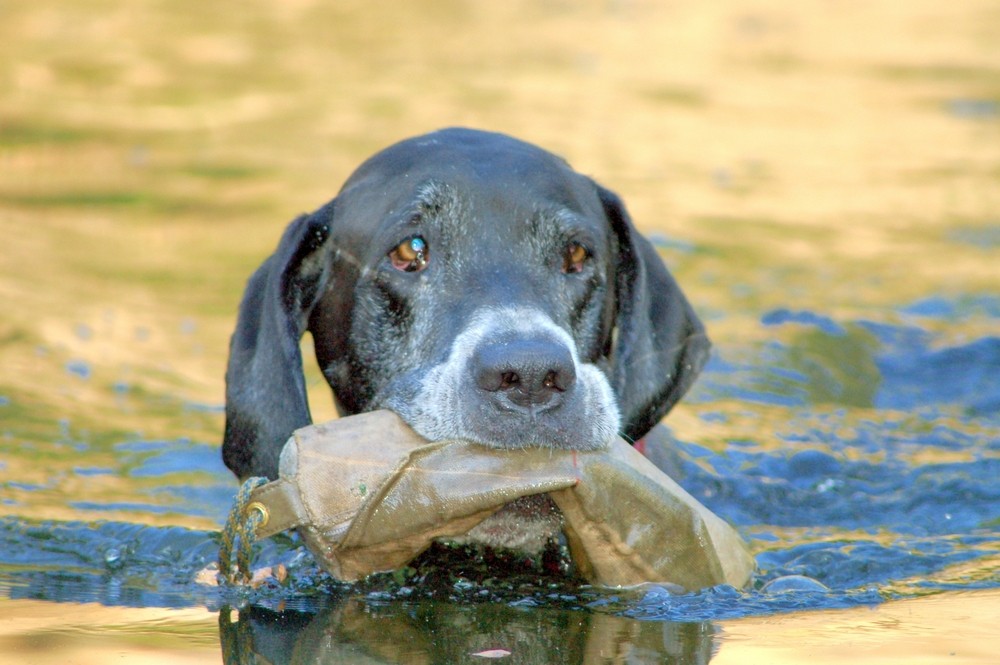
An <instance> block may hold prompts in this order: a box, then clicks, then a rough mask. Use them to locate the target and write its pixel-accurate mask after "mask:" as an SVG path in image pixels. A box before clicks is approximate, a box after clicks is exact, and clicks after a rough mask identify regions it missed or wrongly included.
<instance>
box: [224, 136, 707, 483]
mask: <svg viewBox="0 0 1000 665" xmlns="http://www.w3.org/2000/svg"><path fill="white" fill-rule="evenodd" d="M306 330H308V331H309V332H310V333H312V336H313V340H314V343H315V348H316V358H317V360H318V361H319V365H320V367H321V368H322V370H323V374H324V375H325V377H326V380H327V381H328V382H329V384H330V387H331V388H332V389H333V393H334V396H335V400H336V403H337V407H338V410H339V411H340V413H342V414H354V413H359V412H363V411H370V410H374V409H379V408H388V409H391V410H393V411H395V412H396V413H398V414H399V415H400V416H402V417H403V419H404V420H406V421H407V422H408V423H409V424H410V426H411V427H413V428H414V429H415V430H416V431H417V432H418V433H420V434H421V435H422V436H424V437H426V438H428V439H430V440H440V439H450V438H464V439H469V440H473V441H478V442H481V443H483V444H486V445H490V446H497V447H507V448H515V447H519V446H525V445H529V444H536V443H537V444H543V445H550V446H557V447H569V448H579V449H583V448H590V447H595V446H600V445H602V444H604V443H605V442H606V441H607V440H608V439H609V438H610V437H612V436H614V435H615V434H616V433H622V434H624V435H625V436H626V437H628V438H630V439H632V440H636V439H638V438H640V437H642V436H643V435H644V434H645V433H646V432H647V431H648V430H649V429H650V428H651V427H653V425H655V424H656V423H657V421H659V419H660V418H661V417H662V416H663V415H664V414H666V413H667V411H669V410H670V408H671V407H672V406H673V405H674V403H676V402H677V400H679V399H680V398H681V396H682V395H683V394H684V392H685V391H686V390H687V389H688V387H689V386H690V385H691V383H692V381H693V380H694V378H695V376H696V375H697V374H698V372H699V371H700V369H701V367H702V365H703V364H704V363H705V360H706V359H707V357H708V349H709V342H708V339H707V337H706V336H705V333H704V330H703V328H702V325H701V322H700V321H699V320H698V319H697V318H696V316H695V314H694V312H693V311H692V309H691V307H690V305H689V304H688V302H687V300H686V299H685V298H684V296H683V294H682V293H681V291H680V289H678V287H677V285H676V284H675V283H674V280H673V278H671V276H670V275H669V274H668V272H667V270H666V269H665V268H664V265H663V263H662V261H661V260H660V258H659V256H658V255H657V254H656V251H655V250H654V249H653V247H652V245H650V244H649V242H648V241H646V240H645V239H644V238H643V237H641V236H640V235H639V234H638V233H637V232H636V230H635V228H634V227H633V226H632V223H631V221H630V219H629V217H628V214H627V213H626V211H625V208H624V206H623V205H622V203H621V201H620V200H619V199H618V197H617V196H616V195H615V194H613V193H612V192H610V191H608V190H606V189H604V188H602V187H600V186H599V185H597V184H596V183H594V182H593V181H592V180H590V179H589V178H587V177H585V176H582V175H579V174H578V173H576V172H574V171H573V170H572V169H571V168H570V167H569V166H568V165H567V164H566V163H565V162H564V161H563V160H561V159H559V158H558V157H556V156H554V155H552V154H550V153H548V152H545V151H543V150H541V149H539V148H537V147H534V146H532V145H529V144H526V143H523V142H521V141H517V140H515V139H512V138H510V137H507V136H503V135H500V134H491V133H486V132H479V131H472V130H467V129H448V130H443V131H440V132H436V133H433V134H428V135H426V136H421V137H418V138H414V139H410V140H407V141H403V142H401V143H398V144H396V145H394V146H392V147H390V148H388V149H387V150H385V151H383V152H381V153H379V154H377V155H375V156H374V157H372V158H371V159H369V160H368V161H367V162H365V163H364V164H363V165H362V166H361V167H360V168H359V169H358V170H357V171H356V172H355V173H354V174H353V175H352V176H351V177H350V178H349V179H348V181H347V183H346V184H345V185H344V187H343V189H342V190H341V191H340V194H338V196H337V198H336V199H334V200H333V201H331V202H330V203H328V204H326V205H325V206H323V207H322V208H320V209H319V210H317V211H316V212H314V213H313V214H311V215H303V216H301V217H299V218H298V219H296V220H295V221H293V222H292V223H291V225H290V226H289V227H288V229H287V230H286V231H285V234H284V236H283V237H282V239H281V243H280V245H279V246H278V249H277V251H276V252H275V253H274V255H273V256H271V257H270V258H268V259H267V260H266V261H265V262H264V264H263V265H262V266H261V267H260V268H259V269H258V270H257V272H256V273H254V275H253V277H251V279H250V281H249V284H248V285H247V289H246V293H245V295H244V298H243V303H242V305H241V306H240V313H239V321H238V323H237V327H236V331H235V333H234V334H233V338H232V343H231V348H230V357H229V368H228V371H227V373H226V382H227V387H226V433H225V442H224V444H223V458H224V460H225V462H226V465H227V466H228V467H229V468H230V469H232V470H233V472H234V473H235V474H236V475H238V476H240V477H241V478H245V477H247V476H251V475H263V476H268V477H270V478H275V477H276V476H277V469H278V456H279V453H280V451H281V448H282V446H283V445H284V443H285V441H286V440H287V439H288V437H289V436H290V435H291V433H292V431H293V430H295V429H297V428H299V427H303V426H305V425H308V424H310V422H311V419H310V415H309V407H308V404H307V401H306V389H305V382H304V380H303V373H302V357H301V354H300V352H299V340H300V339H301V337H302V335H303V333H304V332H305V331H306Z"/></svg>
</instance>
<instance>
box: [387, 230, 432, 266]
mask: <svg viewBox="0 0 1000 665" xmlns="http://www.w3.org/2000/svg"><path fill="white" fill-rule="evenodd" d="M428 257H429V255H428V253H427V243H426V242H425V241H424V239H423V238H421V237H420V236H413V237H412V238H407V239H406V240H404V241H403V242H401V243H399V244H398V245H396V247H395V248H394V249H393V250H392V251H391V252H389V260H390V261H392V267H393V268H395V269H396V270H402V271H403V272H419V271H421V270H423V269H424V268H426V267H427V259H428Z"/></svg>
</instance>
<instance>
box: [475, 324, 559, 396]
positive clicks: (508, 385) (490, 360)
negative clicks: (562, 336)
mask: <svg viewBox="0 0 1000 665" xmlns="http://www.w3.org/2000/svg"><path fill="white" fill-rule="evenodd" d="M472 366H473V372H474V376H475V380H476V385H478V386H479V388H480V389H482V390H484V391H486V392H488V393H491V394H492V395H493V396H494V397H496V398H498V399H499V400H500V403H501V406H503V407H505V408H510V405H512V406H513V407H515V408H516V407H520V408H522V409H535V408H538V407H544V408H549V407H554V406H556V405H557V404H558V403H559V401H560V395H561V394H562V393H564V392H566V391H567V390H569V388H570V387H571V386H572V385H573V383H574V382H575V381H576V367H575V366H574V363H573V356H572V355H571V354H570V351H569V349H568V348H566V346H564V345H563V344H559V343H558V342H556V341H553V340H547V339H517V340H511V341H503V342H492V343H488V344H484V345H482V346H480V347H479V348H478V349H477V350H476V352H475V354H474V356H473V358H472Z"/></svg>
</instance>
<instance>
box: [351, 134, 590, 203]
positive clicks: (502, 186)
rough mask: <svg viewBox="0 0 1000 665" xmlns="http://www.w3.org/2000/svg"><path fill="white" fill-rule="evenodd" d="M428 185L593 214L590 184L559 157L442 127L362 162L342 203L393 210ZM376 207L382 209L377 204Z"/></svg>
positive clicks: (502, 139)
mask: <svg viewBox="0 0 1000 665" xmlns="http://www.w3.org/2000/svg"><path fill="white" fill-rule="evenodd" d="M428 182H435V183H440V184H446V185H449V186H452V187H453V188H454V189H455V190H457V191H460V192H463V193H464V194H466V195H467V196H469V197H472V198H475V197H476V196H482V197H484V198H496V197H502V198H504V199H506V200H508V201H509V202H510V203H511V204H513V205H518V204H522V205H524V206H529V207H537V206H539V205H545V204H551V205H553V206H560V207H566V208H569V209H572V210H576V211H578V212H581V213H585V214H586V213H591V212H596V211H597V208H598V205H599V202H598V199H597V196H596V191H595V189H594V186H593V184H592V183H591V181H589V180H588V179H587V178H585V177H583V176H581V175H580V174H578V173H576V172H575V171H574V170H573V169H572V168H571V167H570V166H569V164H567V163H566V161H565V160H563V159H562V158H560V157H558V156H556V155H554V154H552V153H550V152H547V151H545V150H543V149H541V148H539V147H537V146H534V145H532V144H530V143H525V142H524V141H519V140H517V139H515V138H512V137H510V136H506V135H504V134H497V133H492V132H483V131H478V130H471V129H446V130H441V131H438V132H434V133H431V134H425V135H423V136H418V137H415V138H412V139H407V140H405V141H401V142H399V143H396V144H395V145H392V146H390V147H388V148H386V149H385V150H382V151H381V152H379V153H377V154H375V155H374V156H372V157H371V158H369V159H368V160H367V161H365V162H364V163H363V164H362V165H361V166H359V167H358V168H357V170H356V171H355V172H354V173H353V174H352V175H351V176H350V178H348V180H347V181H346V182H345V183H344V186H343V188H342V189H341V192H340V195H339V196H340V197H341V198H343V199H358V202H359V203H362V201H364V203H362V205H364V206H365V207H366V208H369V209H370V208H371V207H372V206H374V205H375V201H376V200H377V201H380V202H381V203H382V204H383V205H385V206H386V207H387V208H393V207H396V206H398V205H399V204H400V203H402V202H403V201H404V200H405V199H407V198H410V197H412V195H413V192H415V191H417V189H418V188H419V187H421V186H422V185H424V184H425V183H428ZM376 207H380V206H376Z"/></svg>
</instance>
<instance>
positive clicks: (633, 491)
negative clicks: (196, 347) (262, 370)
mask: <svg viewBox="0 0 1000 665" xmlns="http://www.w3.org/2000/svg"><path fill="white" fill-rule="evenodd" d="M542 493H547V494H548V495H549V496H550V497H551V498H552V500H553V501H554V502H555V504H556V505H557V506H558V507H559V509H560V510H561V511H562V513H563V516H564V518H565V534H566V537H567V541H568V543H569V546H570V552H571V555H572V556H573V559H574V562H575V563H576V565H577V567H578V569H579V570H580V572H581V573H582V574H583V575H584V577H586V578H587V579H588V581H590V582H591V583H593V584H599V585H607V586H623V585H634V584H640V583H643V582H660V583H670V584H674V585H677V586H679V587H682V588H684V589H687V590H694V589H700V588H704V587H708V586H714V585H717V584H730V585H732V586H735V587H743V586H745V585H746V584H747V582H748V581H749V579H750V576H751V574H752V572H753V569H754V561H753V557H752V556H751V555H750V553H749V551H748V549H747V547H746V545H745V543H744V542H743V540H742V539H741V538H740V536H739V535H738V534H737V533H736V531H735V530H734V529H733V528H732V527H730V526H729V525H728V524H726V523H725V522H724V521H722V520H721V519H720V518H719V517H717V516H716V515H714V514H713V513H711V512H710V511H709V510H708V509H707V508H705V507H704V506H702V505H701V504H700V503H698V501H696V500H695V499H694V497H692V496H691V495H690V494H688V493H687V492H685V491H684V490H683V489H681V487H680V486H679V485H677V484H676V483H675V482H674V481H673V480H671V479H670V478H669V477H667V476H666V475H665V474H664V473H663V472H661V471H660V470H659V469H658V468H656V467H655V466H654V465H653V464H652V463H651V462H649V461H648V460H647V459H646V458H645V457H644V456H643V455H642V454H640V453H639V452H637V451H636V450H634V449H633V448H632V447H631V446H630V445H628V444H627V443H626V442H625V441H623V440H621V439H615V440H614V441H613V442H612V443H611V444H610V445H609V446H608V447H607V448H606V449H603V450H599V451H593V452H581V451H571V450H554V449H551V448H543V447H539V448H525V449H517V450H498V449H495V448H489V447H486V446H482V445H479V444H475V443H470V442H467V441H443V442H435V443H428V442H427V441H426V440H424V439H422V438H421V437H419V436H418V435H417V434H416V433H414V432H413V430H411V429H410V428H409V427H408V426H407V425H406V424H405V423H403V421H402V420H400V418H399V417H398V416H396V415H395V414H393V413H391V412H388V411H377V412H374V413H367V414H362V415H357V416H351V417H349V418H341V419H339V420H335V421H332V422H329V423H325V424H321V425H313V426H310V427H306V428H303V429H300V430H298V431H297V432H295V434H294V435H293V436H292V438H291V439H289V441H288V443H287V444H286V445H285V448H284V450H283V451H282V455H281V462H280V478H279V479H278V480H277V481H274V482H271V483H268V484H266V485H264V486H262V487H259V488H258V489H257V490H255V491H254V493H253V495H252V496H251V500H252V501H254V502H257V503H258V504H259V506H258V508H259V509H260V510H262V512H264V513H265V514H266V519H265V521H264V523H263V524H261V525H260V526H259V527H258V529H257V534H256V535H257V537H260V538H262V537H266V536H269V535H273V534H275V533H278V532H280V531H284V530H286V529H292V528H295V529H298V531H299V532H300V534H301V535H302V537H303V539H304V540H305V542H306V544H307V546H308V547H309V549H310V550H311V551H312V552H313V554H314V555H315V556H316V558H317V559H318V560H319V562H320V563H321V564H322V565H323V566H324V567H325V568H327V570H328V571H329V572H330V573H331V574H332V575H334V576H335V577H337V578H339V579H342V580H345V581H353V580H357V579H359V578H361V577H364V576H365V575H368V574H371V573H375V572H384V571H390V570H394V569H397V568H400V567H402V566H404V565H406V564H407V563H408V562H409V561H410V560H412V559H413V558H414V557H416V556H417V555H418V554H420V552H422V551H423V550H424V549H426V548H427V547H428V546H429V545H430V544H431V542H432V541H433V540H435V539H439V538H445V539H446V538H449V537H459V536H461V535H463V534H465V533H466V532H468V531H469V530H470V529H472V528H473V527H475V526H476V525H477V524H479V523H480V522H481V521H482V520H484V519H485V518H487V517H488V516H490V515H491V514H492V513H494V512H495V511H497V510H498V509H499V508H501V507H502V506H504V505H505V504H508V503H510V502H511V501H513V500H515V499H518V498H520V497H524V496H529V495H534V494H542Z"/></svg>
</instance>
